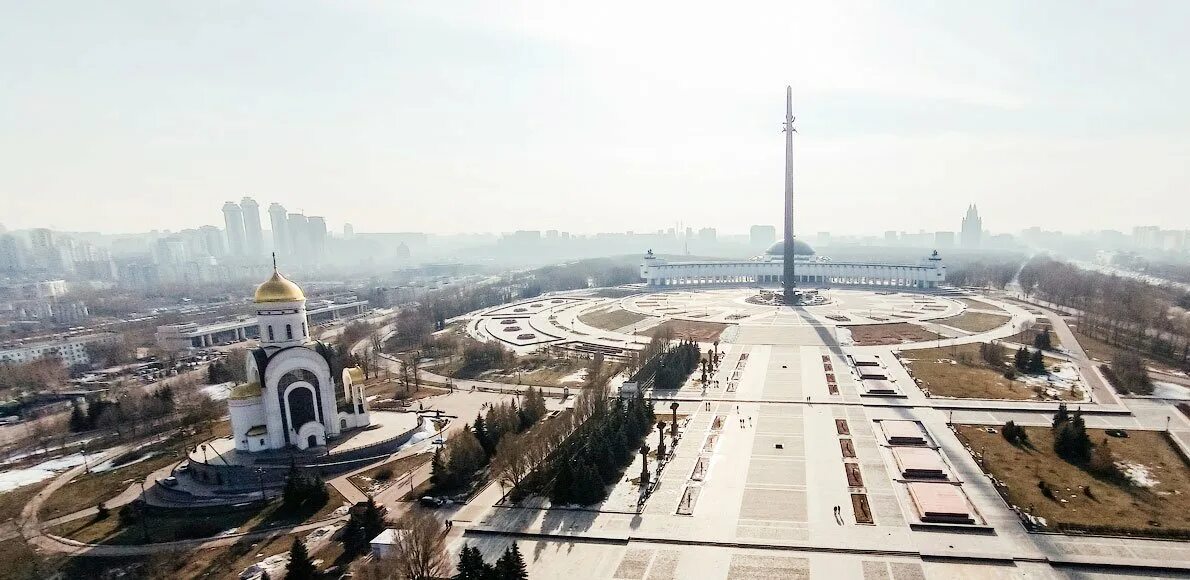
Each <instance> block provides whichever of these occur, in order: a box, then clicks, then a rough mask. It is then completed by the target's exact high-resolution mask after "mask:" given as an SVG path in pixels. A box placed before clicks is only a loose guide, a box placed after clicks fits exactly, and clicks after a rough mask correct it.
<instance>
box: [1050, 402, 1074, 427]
mask: <svg viewBox="0 0 1190 580" xmlns="http://www.w3.org/2000/svg"><path fill="white" fill-rule="evenodd" d="M1069 420H1070V414H1069V413H1067V412H1066V403H1058V412H1057V413H1054V422H1053V427H1052V428H1053V429H1057V428H1058V427H1061V426H1062V424H1063V423H1065V422H1067V421H1069Z"/></svg>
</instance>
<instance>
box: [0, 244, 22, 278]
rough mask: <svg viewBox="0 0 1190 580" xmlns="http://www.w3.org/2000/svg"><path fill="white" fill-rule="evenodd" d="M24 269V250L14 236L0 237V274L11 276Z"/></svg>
mask: <svg viewBox="0 0 1190 580" xmlns="http://www.w3.org/2000/svg"><path fill="white" fill-rule="evenodd" d="M24 269H25V259H24V248H22V247H21V241H20V240H18V239H17V238H16V236H11V235H8V234H4V235H0V272H5V273H8V274H12V273H15V272H19V271H21V270H24Z"/></svg>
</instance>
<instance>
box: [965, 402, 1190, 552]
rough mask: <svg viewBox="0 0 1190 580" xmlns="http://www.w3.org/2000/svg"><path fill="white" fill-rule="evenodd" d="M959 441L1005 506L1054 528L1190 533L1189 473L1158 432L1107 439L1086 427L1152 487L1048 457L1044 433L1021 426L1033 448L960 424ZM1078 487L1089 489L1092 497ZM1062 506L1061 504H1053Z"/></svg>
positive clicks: (1050, 441)
mask: <svg viewBox="0 0 1190 580" xmlns="http://www.w3.org/2000/svg"><path fill="white" fill-rule="evenodd" d="M957 429H958V433H959V437H960V439H962V440H963V442H965V443H966V444H967V445H969V446H970V447H971V449H973V450H975V451H976V452H979V453H982V455H983V457H984V461H983V463H984V470H985V471H988V472H990V473H991V474H992V475H993V476H995V477H996V479H998V480H1000V481H1001V482H1003V483H1004V484H1006V486H1007V487H1006V488H1003V491H1004V492H1005V493H1006V494H1007V496H1008V500H1009V501H1010V502H1011V503H1012V504H1014V505H1016V506H1018V507H1020V508H1021V509H1023V510H1025V511H1029V510H1030V508H1031V509H1032V512H1033V514H1034V515H1036V516H1040V517H1043V518H1045V519H1046V521H1047V523H1048V524H1049V526H1050V527H1051V528H1055V527H1057V526H1058V525H1059V524H1073V525H1078V526H1113V527H1123V528H1132V529H1135V530H1137V531H1138V532H1139V533H1142V534H1143V533H1145V532H1152V531H1155V530H1169V529H1181V530H1187V531H1190V469H1187V466H1186V464H1185V463H1184V462H1183V460H1182V457H1181V456H1180V455H1179V454H1178V452H1177V450H1175V449H1174V448H1173V447H1172V446H1171V445H1170V443H1169V441H1167V440H1166V439H1165V436H1164V435H1163V434H1162V433H1160V432H1157V431H1128V437H1126V438H1114V437H1108V436H1107V435H1106V434H1105V433H1104V432H1103V430H1102V429H1088V430H1087V433H1088V435H1090V437H1091V441H1093V442H1095V443H1096V444H1100V443H1101V442H1102V441H1104V440H1107V441H1108V442H1109V445H1110V448H1111V450H1112V453H1113V455H1114V456H1115V458H1116V461H1117V462H1124V463H1129V464H1138V465H1143V466H1144V467H1145V468H1146V469H1147V471H1148V472H1149V473H1150V474H1151V475H1152V477H1153V479H1155V480H1156V483H1155V484H1154V485H1153V486H1152V487H1140V486H1137V485H1133V484H1130V483H1129V482H1128V481H1126V480H1125V481H1115V480H1105V479H1102V478H1099V477H1096V476H1095V475H1093V474H1091V473H1088V472H1087V471H1086V470H1084V469H1083V468H1081V467H1079V466H1076V465H1073V464H1070V463H1067V462H1066V461H1063V460H1062V459H1060V458H1059V457H1058V456H1057V455H1056V454H1055V453H1054V451H1053V444H1054V440H1053V433H1052V431H1051V430H1050V429H1049V428H1048V427H1025V431H1026V432H1027V433H1028V435H1029V441H1030V442H1031V444H1032V447H1031V448H1019V447H1015V446H1013V445H1012V444H1010V443H1008V441H1006V440H1005V439H1004V437H1003V436H1002V435H1000V434H999V433H987V432H986V431H984V429H983V427H982V426H974V425H958V426H957ZM1042 480H1044V481H1045V482H1046V483H1048V484H1049V485H1050V487H1051V488H1053V489H1054V494H1055V497H1056V498H1057V499H1056V500H1055V499H1049V498H1047V497H1046V496H1045V495H1043V494H1042V492H1041V489H1040V488H1039V487H1038V482H1039V481H1042ZM1080 486H1090V488H1091V492H1092V496H1093V497H1088V496H1087V495H1086V494H1084V493H1083V492H1082V489H1081V488H1080ZM1058 500H1065V501H1058Z"/></svg>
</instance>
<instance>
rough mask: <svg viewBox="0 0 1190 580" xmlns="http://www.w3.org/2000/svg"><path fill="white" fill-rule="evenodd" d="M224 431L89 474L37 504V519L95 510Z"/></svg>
mask: <svg viewBox="0 0 1190 580" xmlns="http://www.w3.org/2000/svg"><path fill="white" fill-rule="evenodd" d="M228 429H229V427H228V423H227V422H226V421H224V422H221V423H218V424H217V425H216V426H215V428H214V430H213V435H212V434H208V433H207V432H206V431H203V432H201V433H196V434H194V435H191V436H189V437H184V438H180V439H175V440H172V441H163V442H161V443H155V444H153V445H148V446H145V447H143V449H142V450H143V451H146V452H159V453H160V454H159V455H155V456H153V457H151V458H149V459H146V460H144V461H141V462H139V463H133V464H131V465H128V466H125V467H120V468H117V469H112V470H110V471H105V472H103V473H94V472H92V473H89V474H83V475H80V476H78V477H76V478H74V479H73V480H71V482H70V483H68V484H66V485H64V486H62V487H61V488H59V489H58V490H57V491H55V492H54V493H53V495H51V496H50V497H49V498H47V499H46V501H45V503H43V504H41V519H42V520H49V519H52V518H56V517H58V516H63V515H66V514H70V513H74V512H76V511H79V510H83V509H87V508H91V507H95V505H96V504H98V503H100V502H106V501H108V500H110V499H112V498H114V497H116V496H117V495H120V493H122V492H123V491H124V490H125V489H128V486H130V485H133V484H135V483H137V482H138V481H140V480H142V479H144V478H145V477H148V476H149V475H150V474H152V473H153V472H154V471H157V470H158V469H161V468H163V467H166V466H167V465H169V464H171V463H174V462H178V461H181V460H182V459H184V458H185V456H186V451H187V450H188V449H190V448H192V447H193V446H195V445H197V444H199V443H201V442H203V441H206V440H208V439H210V438H211V437H223V436H226V435H227V434H228Z"/></svg>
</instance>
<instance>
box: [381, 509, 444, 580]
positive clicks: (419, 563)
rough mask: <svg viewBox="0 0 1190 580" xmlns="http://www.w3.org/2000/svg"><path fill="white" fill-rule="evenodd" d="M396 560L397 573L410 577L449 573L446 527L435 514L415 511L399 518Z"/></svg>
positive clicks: (412, 579)
mask: <svg viewBox="0 0 1190 580" xmlns="http://www.w3.org/2000/svg"><path fill="white" fill-rule="evenodd" d="M396 528H397V529H398V530H400V531H399V533H397V534H395V545H394V546H393V548H394V550H393V551H394V552H395V553H396V557H395V558H394V560H393V564H394V567H395V568H396V572H397V575H398V576H399V577H401V578H408V579H409V580H430V579H431V578H441V577H443V576H446V575H447V574H449V573H450V564H449V559H448V558H447V556H446V530H445V529H444V528H443V527H442V522H440V521H438V518H436V517H434V515H433V514H431V513H429V512H426V511H422V510H413V511H410V512H408V513H407V514H405V515H404V516H402V517H401V519H399V520H397V523H396Z"/></svg>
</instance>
